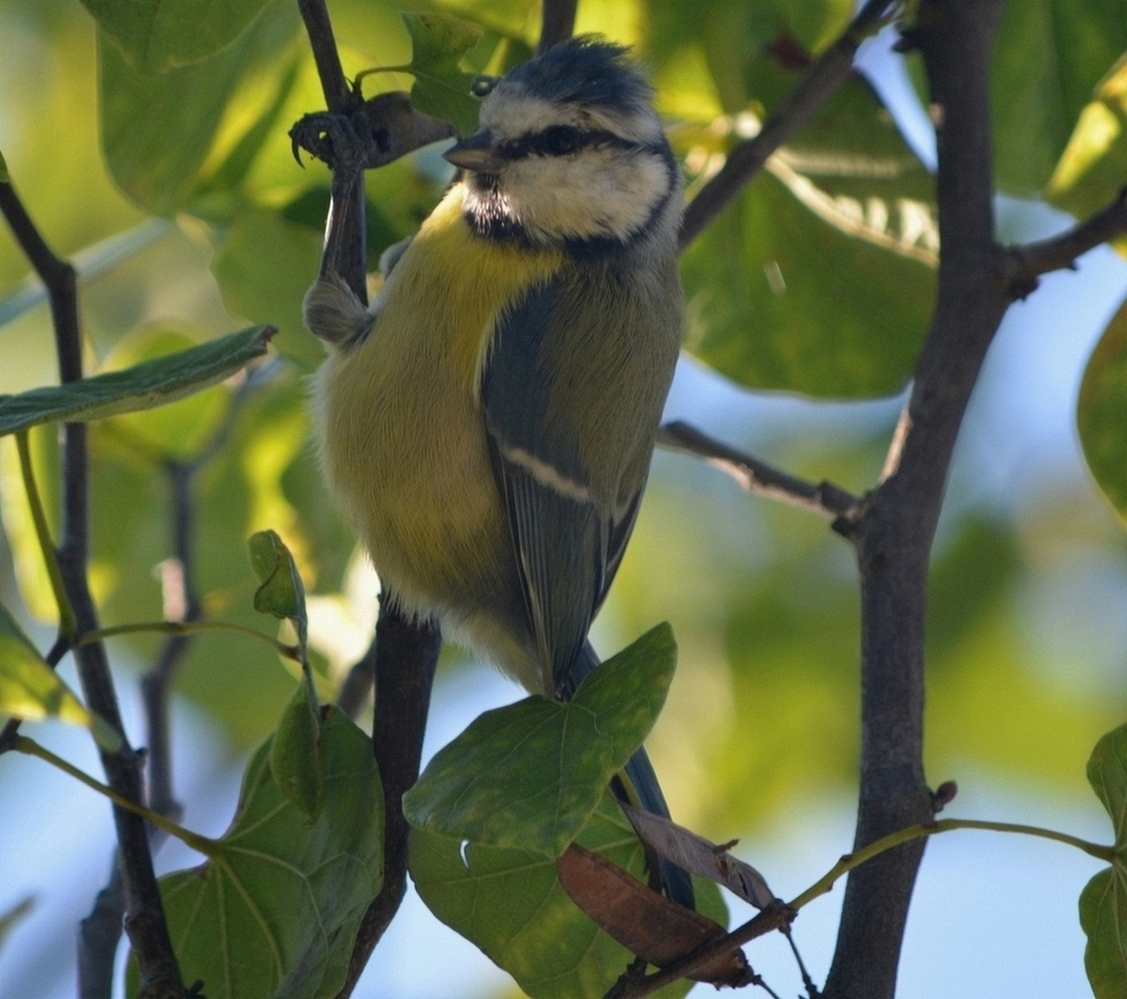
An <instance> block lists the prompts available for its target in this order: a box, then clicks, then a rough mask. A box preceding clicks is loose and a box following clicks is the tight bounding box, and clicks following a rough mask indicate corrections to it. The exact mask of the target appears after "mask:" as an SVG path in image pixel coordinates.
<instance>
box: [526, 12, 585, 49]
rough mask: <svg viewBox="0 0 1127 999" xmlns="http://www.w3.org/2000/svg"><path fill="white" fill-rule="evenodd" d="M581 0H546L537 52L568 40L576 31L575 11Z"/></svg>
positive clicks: (541, 18)
mask: <svg viewBox="0 0 1127 999" xmlns="http://www.w3.org/2000/svg"><path fill="white" fill-rule="evenodd" d="M578 6H579V0H544V9H543V12H542V13H541V17H540V44H539V46H537V49H536V51H537V52H547V51H548V49H550V48H551V47H552V46H553V45H558V44H559V43H560V42H563V41H567V39H569V38H570V37H571V36H572V35H573V34H574V33H575V11H576V8H577V7H578Z"/></svg>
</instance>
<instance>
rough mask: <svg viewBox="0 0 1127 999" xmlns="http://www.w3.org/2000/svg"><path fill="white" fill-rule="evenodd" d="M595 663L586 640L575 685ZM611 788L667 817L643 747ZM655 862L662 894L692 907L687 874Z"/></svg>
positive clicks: (621, 797) (629, 802) (624, 798)
mask: <svg viewBox="0 0 1127 999" xmlns="http://www.w3.org/2000/svg"><path fill="white" fill-rule="evenodd" d="M598 664H599V658H598V656H597V655H596V653H595V650H594V649H593V648H592V647H591V645H590V643H588V644H587V645H585V646H584V648H583V651H582V653H581V654H580V655H579V657H578V661H577V663H576V668H575V682H576V684H578V683H579V682H580V681H581V680H582V679H583V678H584V677H585V676H586V675H587V674H588V673H590V672H591V670H593V669H594V668H595V667H596V666H598ZM611 791H612V792H613V793H614V796H615V797H616V798H617V799H618V800H619V801H620V802H622V803H623V804H627V805H631V806H633V807H634V808H641V809H644V810H645V811H647V812H652V813H653V814H654V815H660V816H661V817H662V818H663V819H668V818H669V817H670V815H669V806H668V805H667V804H666V803H665V795H664V794H662V793H661V785H660V784H658V782H657V774H656V773H654V768H653V764H652V763H650V758H649V756H648V755H647V754H646V750H645V747H644V746H643V747H639V749H638V751H637V752H636V753H635V754H634V755H633V756H631V757H630V759H629V760H628V761H627V763H626V766H625V767H624V768H623V769H622V770H621V771H619V772H618V773H617V774H615V776H614V779H613V780H612V781H611ZM648 852H649V851H647V853H648ZM657 863H658V868H659V870H660V872H661V881H662V885H663V887H664V889H665V893H666V894H667V895H668V896H669V897H670V898H671V899H672V900H673V901H674V902H677V903H679V904H681V905H683V906H685V907H686V908H689V909H694V908H696V898H695V896H694V893H693V882H692V878H690V877H689V875H688V873H687V872H686V871H684V870H682V869H681V868H680V867H678V866H677V865H676V864H674V863H672V862H670V861H668V860H665V859H664V858H662V857H658V858H657Z"/></svg>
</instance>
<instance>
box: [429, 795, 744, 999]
mask: <svg viewBox="0 0 1127 999" xmlns="http://www.w3.org/2000/svg"><path fill="white" fill-rule="evenodd" d="M577 842H579V843H581V844H582V845H583V846H586V847H587V848H588V849H590V850H595V851H597V852H598V853H601V854H602V855H603V856H605V857H606V858H607V859H608V860H610V861H612V862H613V863H615V864H617V865H618V866H620V867H622V868H624V869H625V870H628V871H630V872H631V873H633V874H634V876H635V877H637V878H639V879H643V880H644V878H645V874H644V871H643V866H644V857H643V852H642V848H641V844H640V843H639V842H638V839H637V837H636V836H635V835H634V831H633V830H632V829H631V828H630V826H629V825H628V824H627V822H626V820H625V818H624V817H623V815H622V811H621V809H620V808H619V807H618V806H617V804H615V802H614V800H613V799H612V798H611V796H610V795H609V794H604V795H603V797H602V798H601V800H600V803H599V806H598V808H597V810H596V812H595V813H594V815H593V816H592V817H591V819H590V820H589V821H588V822H587V824H586V825H585V826H584V828H583V830H582V832H581V833H580V835H579V837H578V838H577ZM410 870H411V879H412V881H413V882H414V884H415V887H416V888H417V889H418V892H419V895H420V897H421V898H422V900H423V902H424V903H426V906H427V908H429V909H430V911H431V912H433V913H434V915H435V916H437V917H438V918H439V919H440V920H442V922H444V923H446V925H447V926H450V927H452V928H453V929H454V930H456V931H457V932H458V933H460V934H462V935H463V936H464V937H466V938H467V939H469V940H470V941H472V942H473V943H474V944H475V945H476V946H478V947H480V948H481V950H482V951H483V952H484V953H485V954H486V955H487V956H488V957H489V958H491V959H492V960H493V961H495V962H496V963H497V964H498V965H500V966H501V967H502V968H504V969H505V970H506V971H507V972H508V973H509V974H511V975H512V976H513V978H515V979H516V981H517V984H518V985H519V986H520V987H521V988H522V989H523V990H524V991H525V992H526V993H527V994H528V995H530V996H533V997H535V999H576V997H586V996H592V997H595V996H601V995H603V994H605V992H606V991H607V989H608V988H610V986H611V985H612V984H613V983H614V981H615V979H617V978H618V976H619V975H621V974H622V972H623V971H624V970H625V969H626V967H627V965H628V964H630V962H631V960H632V959H633V955H632V954H630V953H629V952H628V951H627V950H626V949H625V948H623V947H622V946H620V945H619V944H617V943H616V942H615V941H614V940H612V939H611V938H610V937H609V936H608V935H607V934H606V933H604V932H603V931H602V930H600V929H599V927H598V926H597V925H596V924H595V923H594V922H593V921H592V920H591V919H590V918H589V917H588V916H586V915H585V914H584V913H583V912H582V911H581V910H580V909H579V908H578V907H577V906H576V905H575V903H574V902H572V901H571V899H570V898H568V896H567V894H566V893H565V892H564V890H563V888H561V887H560V884H559V881H558V880H557V878H556V865H555V861H554V859H551V858H549V857H546V856H544V855H543V854H541V853H538V852H534V851H531V850H521V849H517V848H505V847H497V846H481V845H478V844H476V843H470V844H469V845H468V846H466V847H465V848H464V849H463V847H462V841H461V840H459V839H457V838H453V839H451V838H447V837H445V836H441V835H438V834H436V833H433V832H429V831H423V830H419V829H414V830H412V833H411V853H410ZM696 893H697V903H698V907H699V908H700V910H701V912H703V913H705V914H706V915H708V916H710V917H712V918H713V919H716V920H717V921H718V922H720V923H722V924H726V923H727V915H726V913H725V912H724V905H723V902H722V901H721V900H720V893H719V891H718V890H717V888H716V886H715V885H711V884H706V883H705V882H702V881H698V882H696ZM689 984H690V983H687V982H685V983H678V984H677V985H675V986H671V987H670V988H668V989H664V990H662V991H661V992H659V993H657V994H658V995H660V996H664V997H667V999H671V997H673V996H679V995H684V993H685V992H686V991H687V989H688V986H689Z"/></svg>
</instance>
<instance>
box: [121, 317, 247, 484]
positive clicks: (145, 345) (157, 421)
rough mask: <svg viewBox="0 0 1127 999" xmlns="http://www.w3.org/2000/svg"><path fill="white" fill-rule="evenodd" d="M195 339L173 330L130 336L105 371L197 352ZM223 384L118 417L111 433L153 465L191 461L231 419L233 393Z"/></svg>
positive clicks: (148, 330) (138, 332) (148, 329)
mask: <svg viewBox="0 0 1127 999" xmlns="http://www.w3.org/2000/svg"><path fill="white" fill-rule="evenodd" d="M197 342H198V341H197V340H196V338H194V337H192V336H190V335H189V334H187V333H184V332H181V331H179V330H175V329H171V328H168V327H155V326H154V327H146V328H143V329H139V330H134V331H133V332H131V333H130V334H128V335H127V336H126V337H125V339H124V340H122V341H121V342H120V343H119V344H118V345H117V346H116V347H115V348H114V350H113V352H112V353H111V354H110V355H109V356H108V357H107V358H106V359H105V361H104V362H103V364H102V370H103V371H113V370H125V369H128V368H130V367H134V366H136V365H138V364H143V363H145V362H147V361H152V360H156V359H158V358H162V357H169V356H171V355H172V354H174V353H175V352H176V351H181V350H184V349H185V348H188V349H190V348H192V347H194V346H195V345H196V344H197ZM225 388H226V386H224V385H218V386H214V387H213V388H211V389H208V390H207V391H203V392H194V393H192V394H191V395H189V396H186V397H185V398H183V399H181V400H180V401H179V402H174V403H169V404H168V405H162V406H158V407H156V408H155V409H146V410H138V411H136V412H133V413H126V414H123V415H121V416H115V417H113V418H112V419H111V420H110V421H109V423H108V429H109V430H110V431H111V432H112V433H114V434H118V435H121V436H122V437H123V438H125V440H126V441H127V446H128V447H129V448H130V449H132V450H133V451H134V453H140V454H144V455H146V456H147V457H148V458H149V460H150V461H151V462H163V461H166V460H168V459H175V460H179V461H188V460H190V459H192V458H194V457H195V456H196V455H198V454H199V453H200V452H201V451H202V450H203V449H204V448H205V447H206V446H207V444H208V443H209V442H210V441H211V440H212V438H213V437H214V435H215V434H216V433H217V432H218V430H219V427H220V426H221V424H222V423H223V420H224V418H225V417H226V416H227V415H228V404H229V402H230V393H229V392H228V391H225Z"/></svg>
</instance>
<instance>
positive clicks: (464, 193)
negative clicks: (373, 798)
mask: <svg viewBox="0 0 1127 999" xmlns="http://www.w3.org/2000/svg"><path fill="white" fill-rule="evenodd" d="M651 97H652V91H651V88H650V86H649V84H648V83H647V82H646V81H645V79H644V78H643V77H642V76H641V75H640V74H639V73H638V71H637V70H636V69H635V68H634V67H633V66H632V65H631V63H630V61H629V60H628V58H627V54H626V50H625V49H623V48H622V47H620V46H617V45H612V44H608V43H606V42H603V41H600V40H597V39H593V38H589V37H586V38H576V39H572V40H571V41H568V42H565V43H563V44H561V45H558V46H556V47H554V48H552V49H550V50H548V51H547V52H545V53H544V54H542V55H540V56H539V57H537V58H535V59H532V60H531V61H529V62H527V63H525V64H524V65H522V66H520V67H518V68H517V69H515V70H513V71H512V72H511V73H509V74H508V75H507V76H506V77H504V78H503V79H502V80H501V81H500V82H498V83H497V84H496V86H495V87H494V88H493V89H492V90H491V92H490V93H489V95H488V96H487V97H486V98H485V100H484V102H483V103H482V106H481V110H480V117H479V124H478V131H477V132H476V133H475V134H473V135H471V136H469V137H468V138H466V139H463V140H462V141H460V142H458V143H457V144H456V145H455V146H453V148H451V149H450V150H449V151H448V152H447V153H446V154H445V156H446V159H447V160H449V161H450V162H451V163H453V164H454V166H456V167H458V169H459V174H458V175H457V178H456V180H455V182H454V184H453V185H452V186H451V187H450V189H449V190H448V191H447V193H446V195H445V197H444V198H443V200H442V202H441V203H440V204H439V205H438V207H437V208H436V209H435V210H434V212H433V213H432V214H431V216H430V217H429V218H428V219H427V220H426V221H425V222H424V223H423V225H422V227H421V228H420V230H419V232H418V233H417V235H416V236H415V237H414V238H413V239H412V240H411V241H410V243H409V244H408V245H407V247H406V249H405V250H403V251H402V253H401V254H399V255H398V257H397V258H396V260H395V263H394V266H393V267H392V268H391V270H390V273H388V275H387V278H386V280H385V283H384V285H383V287H382V288H381V290H380V292H379V294H378V296H377V297H376V299H375V301H374V302H373V304H372V307H371V309H370V310H365V309H364V307H363V306H362V305H361V303H360V302H359V300H357V299H356V298H355V296H353V295H352V293H351V292H350V291H349V290H348V289H347V287H346V286H345V285H344V284H343V282H341V281H340V280H339V279H336V278H334V277H333V276H332V275H331V274H330V275H327V276H326V277H324V278H322V279H321V280H320V281H318V282H317V283H316V284H315V285H314V286H313V287H312V288H311V289H310V292H309V294H308V295H307V296H306V303H305V304H306V310H305V311H306V322H307V324H308V325H309V326H310V329H311V330H312V331H313V332H314V333H316V334H317V335H319V336H321V337H322V338H323V339H325V340H326V341H327V342H328V343H329V357H328V359H327V360H326V361H325V363H324V365H323V366H322V367H321V369H320V371H319V372H318V374H317V376H316V380H315V388H314V410H315V413H314V415H315V423H316V429H317V435H318V438H319V443H320V452H321V458H322V462H323V466H324V471H325V475H326V478H327V481H328V483H329V485H330V488H331V490H332V492H333V494H334V495H335V497H336V499H337V501H338V503H339V504H340V506H341V507H342V508H343V510H344V511H345V512H346V513H347V514H348V515H349V517H350V518H351V520H352V522H353V523H354V525H355V527H356V529H357V531H358V533H359V535H360V537H361V538H362V539H363V541H364V543H365V544H366V546H367V548H368V551H369V553H370V555H371V558H372V562H373V563H374V565H375V568H376V570H377V572H378V573H379V576H380V579H381V581H382V584H383V585H384V587H385V588H386V589H387V590H388V591H389V592H390V593H392V594H393V595H394V599H395V600H396V601H397V602H398V606H399V607H400V608H401V609H402V610H403V611H405V612H406V613H407V614H409V615H415V616H417V617H418V618H428V619H437V620H438V622H439V623H440V625H441V627H442V630H443V632H444V633H445V634H446V635H447V636H448V637H452V638H454V639H455V640H457V641H459V642H461V643H463V644H465V645H467V646H469V647H470V648H472V649H473V650H474V651H475V652H477V653H479V654H480V655H482V656H483V657H485V658H486V659H488V660H491V661H493V662H495V663H496V664H497V665H499V666H500V667H501V669H502V670H504V671H505V672H506V673H508V674H510V675H511V676H513V677H515V678H516V679H517V680H519V681H520V682H521V683H522V684H523V685H524V686H525V687H526V688H527V689H529V690H530V691H533V692H535V693H540V694H543V695H545V696H548V697H556V698H562V699H566V698H568V697H569V696H571V694H572V693H573V692H574V690H575V688H576V686H577V685H578V684H579V682H580V681H581V680H582V679H583V678H584V676H586V675H587V674H588V673H589V672H590V671H591V670H592V669H594V668H595V667H596V666H597V665H598V659H597V657H596V655H595V653H594V651H593V650H592V648H591V646H590V644H589V643H588V641H587V632H588V630H589V628H590V626H591V621H592V619H593V618H594V617H595V615H596V613H598V610H599V607H600V606H601V605H602V603H603V599H604V597H605V596H606V593H607V589H608V587H609V586H610V584H611V580H612V579H613V578H614V574H615V571H616V570H617V568H618V566H619V563H620V562H621V560H622V555H623V552H624V550H625V548H626V542H627V540H628V539H629V537H630V532H631V530H632V529H633V526H634V521H635V518H636V517H637V514H638V505H639V503H640V502H641V498H642V491H643V489H644V488H645V484H646V477H647V474H648V471H649V465H650V458H651V456H652V453H653V448H654V438H655V434H656V431H657V426H658V421H659V420H660V417H661V411H662V406H663V405H664V402H665V397H666V394H667V393H668V391H669V385H670V381H671V380H672V377H673V369H674V365H675V363H676V360H677V355H678V351H679V344H680V327H681V317H682V311H683V295H682V290H681V283H680V280H679V278H678V274H677V234H678V229H679V227H680V222H681V214H682V200H683V199H682V186H681V178H680V172H679V169H678V165H677V163H676V161H675V160H674V157H673V154H672V152H671V150H670V148H669V144H668V142H667V141H666V138H665V134H664V132H663V130H662V127H661V123H660V121H659V120H658V117H657V115H656V114H655V112H654V110H653V107H652V105H651ZM616 790H617V792H618V794H619V796H620V797H627V798H629V799H631V800H632V801H633V802H634V803H640V805H641V807H644V808H646V809H648V810H650V811H652V812H657V813H659V814H661V815H663V816H668V814H669V813H668V809H667V807H666V804H665V800H664V798H663V796H662V793H661V790H660V788H659V787H658V784H657V780H656V777H655V776H654V772H653V768H652V767H651V765H650V762H649V759H648V758H647V756H646V754H645V752H644V750H639V751H638V753H637V754H636V755H635V756H634V757H633V759H632V760H631V761H630V763H629V764H628V765H627V767H626V772H625V775H624V777H623V778H622V779H620V780H619V781H618V782H617V786H616ZM662 875H663V878H664V882H665V888H666V890H667V891H668V892H669V894H670V895H671V897H673V898H675V899H676V900H678V901H680V902H682V903H684V904H687V905H690V906H691V905H692V899H693V892H692V887H691V884H690V882H689V879H688V876H687V875H686V874H685V873H684V872H683V871H681V870H680V869H678V868H676V867H673V866H672V865H663V870H662Z"/></svg>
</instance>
